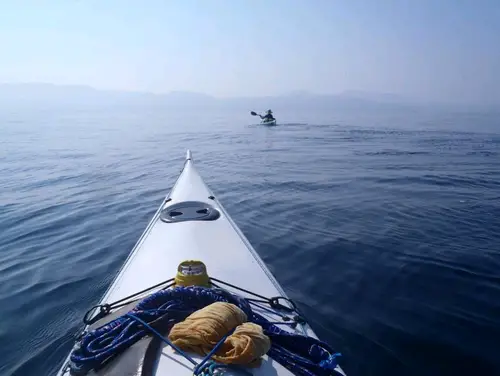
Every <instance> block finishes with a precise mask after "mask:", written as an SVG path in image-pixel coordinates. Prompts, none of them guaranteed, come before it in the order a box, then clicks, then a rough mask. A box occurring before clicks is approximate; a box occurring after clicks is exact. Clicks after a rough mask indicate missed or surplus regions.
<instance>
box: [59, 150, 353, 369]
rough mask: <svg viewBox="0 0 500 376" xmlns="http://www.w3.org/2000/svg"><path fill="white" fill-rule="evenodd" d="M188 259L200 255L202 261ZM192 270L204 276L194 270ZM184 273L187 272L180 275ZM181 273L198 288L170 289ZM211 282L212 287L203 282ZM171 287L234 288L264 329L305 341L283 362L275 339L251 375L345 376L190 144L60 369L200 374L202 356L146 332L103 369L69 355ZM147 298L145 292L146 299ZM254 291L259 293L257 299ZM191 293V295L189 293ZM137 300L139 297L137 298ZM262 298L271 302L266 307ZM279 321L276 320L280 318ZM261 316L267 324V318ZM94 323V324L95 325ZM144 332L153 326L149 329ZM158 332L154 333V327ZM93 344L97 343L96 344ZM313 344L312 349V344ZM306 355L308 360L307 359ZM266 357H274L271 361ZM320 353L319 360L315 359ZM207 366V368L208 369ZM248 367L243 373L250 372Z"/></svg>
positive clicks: (213, 294)
mask: <svg viewBox="0 0 500 376" xmlns="http://www.w3.org/2000/svg"><path fill="white" fill-rule="evenodd" d="M186 260H201V261H202V262H199V261H186ZM176 271H177V272H178V275H177V277H176V278H175V280H174V279H173V278H172V279H170V280H167V281H165V280H166V279H167V278H169V277H173V276H174V275H175V272H176ZM207 271H208V274H209V276H210V277H211V278H210V279H208V278H209V277H208V276H207V275H205V276H203V275H204V274H205V273H206V272H207ZM198 272H200V273H201V274H202V275H201V276H198V277H194V275H195V274H196V273H198ZM179 273H181V275H179ZM182 273H185V274H184V276H183V275H182ZM214 277H217V278H214ZM186 279H188V280H191V281H194V280H197V281H198V282H197V283H195V284H196V285H197V286H200V287H194V288H193V289H195V290H196V289H198V290H196V291H195V290H193V289H191V290H190V289H189V288H188V289H186V288H184V289H185V290H182V287H179V289H181V290H182V291H181V290H179V292H178V293H177V292H175V291H177V290H176V289H178V288H173V289H172V285H174V283H177V284H178V285H179V284H180V282H179V281H182V280H184V281H185V280H186ZM216 282H217V283H216ZM210 283H211V284H212V285H211V286H212V287H210V286H208V285H209V284H210ZM180 286H182V284H180ZM201 286H206V287H201ZM221 286H222V287H221ZM215 287H217V288H215ZM220 288H222V290H221V289H220ZM188 290H189V291H188ZM169 291H173V293H172V294H180V293H181V292H183V293H190V294H192V293H193V291H195V292H196V294H197V295H196V296H201V295H203V294H209V295H210V296H211V297H212V298H210V299H226V298H227V296H228V295H227V292H229V293H231V294H232V295H231V296H236V297H237V298H235V299H236V300H235V301H236V302H244V304H243V308H245V307H247V306H248V307H250V305H251V306H252V310H253V312H254V313H255V314H256V316H255V317H257V316H258V317H260V318H261V320H263V321H262V323H264V324H262V325H263V328H264V329H266V328H267V326H266V325H271V327H274V329H273V330H272V332H276V333H278V332H283V333H285V334H284V335H285V337H287V336H288V337H289V340H293V341H294V343H295V344H296V343H298V342H297V340H299V342H300V340H302V339H303V340H304V343H309V345H307V346H308V347H307V349H306V351H305V352H304V354H301V356H299V357H298V358H294V360H293V362H288V363H287V359H288V358H287V357H290V352H289V350H288V352H287V350H286V346H285V345H284V343H285V342H286V341H284V342H283V343H280V344H276V346H277V347H275V348H274V350H273V348H271V350H270V351H269V353H268V355H265V356H264V357H263V361H262V364H261V365H260V366H259V367H257V368H251V373H253V375H258V376H271V375H272V376H290V375H293V374H295V375H299V374H301V375H303V376H305V375H306V374H305V373H304V372H303V371H300V369H302V368H300V367H302V366H303V364H305V365H308V366H310V368H308V370H309V371H307V374H309V375H311V376H314V375H315V374H317V375H320V373H321V375H320V376H326V375H330V374H331V375H333V374H341V375H344V373H343V371H342V369H341V368H340V366H338V365H337V364H336V362H335V357H336V356H337V354H333V352H332V353H330V352H329V351H326V355H328V356H327V357H326V358H325V356H326V355H325V350H324V348H328V349H329V347H328V345H326V344H324V345H325V346H323V347H322V345H323V343H322V342H320V341H318V340H317V337H316V335H315V333H314V332H313V331H312V329H311V327H310V326H309V325H308V324H307V322H306V321H305V319H304V318H303V317H302V316H301V315H300V313H299V312H298V310H297V308H296V306H295V304H294V303H293V302H292V301H291V300H290V299H289V298H287V297H286V295H285V292H284V291H283V289H282V288H281V286H280V285H279V284H278V282H277V281H276V279H275V278H274V276H273V275H272V274H271V272H270V271H269V269H268V268H267V267H266V266H265V264H264V262H263V261H262V260H261V258H260V257H259V256H258V254H257V252H256V251H255V250H254V249H253V247H252V246H251V245H250V243H249V242H248V240H247V239H246V238H245V236H244V235H243V233H242V232H241V231H240V230H239V228H238V227H237V226H236V224H235V223H234V222H233V220H232V219H231V217H230V216H229V214H228V213H227V212H226V210H225V209H224V208H223V207H222V205H221V203H220V202H219V201H218V200H217V199H216V198H215V197H214V195H213V193H212V192H211V191H210V189H209V188H208V187H207V185H206V184H205V183H204V181H203V180H202V178H201V177H200V175H199V174H198V172H197V170H196V168H195V166H194V163H193V158H192V155H191V152H190V151H188V152H187V156H186V161H185V164H184V168H183V170H182V172H181V174H180V176H179V178H178V179H177V181H176V183H175V185H174V186H173V188H172V190H171V192H170V194H169V195H168V196H167V197H166V199H165V200H164V201H163V203H162V204H161V205H160V208H159V209H158V211H157V212H156V213H155V215H154V217H153V219H152V220H151V222H150V223H149V225H148V226H147V227H146V230H145V231H144V233H143V234H142V236H141V237H140V238H139V240H138V242H137V243H136V245H135V246H134V248H133V249H132V251H131V253H130V255H129V257H128V258H127V260H126V261H125V263H124V265H123V267H122V268H121V270H120V271H119V272H118V275H117V276H116V277H115V279H114V281H113V282H112V284H111V286H110V287H109V289H108V290H107V292H106V293H105V294H104V296H103V298H102V299H101V301H100V304H99V306H97V307H99V310H98V311H97V312H94V310H92V309H91V310H90V311H89V312H88V314H87V315H85V323H86V324H87V326H86V328H85V331H84V332H83V333H82V335H81V336H79V338H80V339H81V340H80V341H79V342H77V344H76V345H75V347H74V349H73V351H72V356H71V357H68V359H67V360H66V362H65V364H64V365H63V367H62V368H61V370H60V372H59V375H62V376H69V375H77V374H78V375H84V374H89V375H102V376H104V375H106V376H108V375H109V376H111V375H113V376H115V375H123V374H130V375H136V376H153V375H154V376H170V375H178V376H191V375H193V374H195V375H203V374H204V373H203V372H201V373H200V372H199V371H200V370H199V368H198V367H194V368H193V364H194V362H197V361H200V359H202V357H200V356H197V355H192V354H190V355H189V356H186V355H185V354H183V353H182V352H179V351H175V350H174V349H173V348H172V346H169V345H168V344H165V343H163V342H161V341H156V342H155V341H153V339H157V338H156V337H155V336H149V335H146V337H143V338H142V339H139V340H137V342H131V345H130V347H129V348H127V349H125V350H123V349H122V350H120V351H121V352H120V353H118V354H111V353H110V355H107V359H106V362H105V363H104V365H103V368H101V369H100V370H99V371H98V372H97V373H94V371H90V372H83V371H82V370H81V369H76V368H75V366H74V362H73V360H74V359H76V358H77V357H76V356H74V354H75V353H78V352H79V351H80V349H81V347H82V346H83V345H82V343H84V342H85V341H87V339H86V338H87V337H88V336H90V335H93V333H96V332H97V331H99V333H101V332H102V331H105V330H107V329H110V328H114V329H112V330H115V329H117V327H119V326H120V325H119V324H116V323H124V322H125V321H123V320H128V321H127V322H128V323H131V322H132V321H134V320H139V321H140V320H141V319H139V318H138V317H136V316H135V315H136V314H139V313H140V312H143V311H137V310H135V309H136V308H137V307H142V306H141V305H144V304H146V303H143V302H144V301H147V304H151V301H152V300H153V299H155V297H156V296H157V295H158V294H160V295H162V296H159V297H160V298H162V299H165V296H166V295H168V294H170V292H169ZM217 294H222V295H221V296H222V297H221V296H219V297H217V296H218V295H217ZM224 294H226V295H224ZM145 297H147V299H144V298H145ZM255 297H258V298H259V299H255ZM265 297H274V298H269V299H268V298H265ZM252 298H253V299H252ZM141 299H144V300H141ZM189 299H191V300H190V301H192V299H194V298H189ZM204 299H208V298H204ZM230 299H232V298H230ZM138 301H140V302H139V303H138ZM112 302H114V303H112ZM245 302H246V303H245ZM256 302H259V303H256ZM267 303H269V306H270V307H271V309H270V308H266V307H267V306H266V304H267ZM248 304H250V305H248ZM134 307H136V308H134ZM248 307H247V308H248ZM132 309H134V310H135V311H134V310H132ZM137 309H138V308H137ZM148 309H149V311H147V312H152V311H151V308H148ZM131 312H134V313H133V314H132V313H131ZM144 312H145V311H144ZM117 317H118V319H117ZM255 317H254V318H255ZM249 319H250V318H249ZM111 320H114V321H111ZM120 320H122V321H120ZM266 320H267V321H266ZM280 321H281V322H282V324H279V322H280ZM110 322H111V323H110ZM115 322H116V323H115ZM140 322H141V323H143V322H142V321H140ZM155 322H156V321H155ZM266 322H267V324H265V323H266ZM105 324H109V325H105ZM136 324H137V323H136ZM275 324H276V325H275ZM130 325H131V324H130ZM143 325H144V326H139V329H141V330H144V328H149V327H148V326H147V325H146V324H145V323H143ZM151 325H153V324H151ZM278 326H279V328H278ZM282 326H283V327H282ZM96 328H98V329H97V330H95V329H96ZM127 328H129V324H127ZM281 329H283V330H281ZM110 330H111V329H110ZM127 330H128V329H127ZM158 330H159V329H158ZM264 332H266V330H264ZM148 333H154V329H152V330H151V332H148ZM286 333H288V334H286ZM156 334H157V335H159V333H156ZM163 334H165V333H163ZM272 334H273V333H271V334H268V335H269V336H270V337H271V342H272V339H273V338H274V337H272ZM290 336H291V337H290ZM122 337H123V336H122ZM308 337H309V338H308ZM82 338H83V339H82ZM285 339H286V338H285ZM94 342H95V341H94ZM87 343H89V341H87ZM108 343H109V342H106V346H105V348H106V349H107V348H108V347H109V346H111V345H109V346H108ZM277 343H278V342H277ZM92 346H94V347H95V344H93V345H92ZM315 346H316V348H314V347H315ZM318 349H320V350H318ZM106 351H108V350H106ZM318 351H319V352H318ZM79 353H81V351H80V352H79ZM306 353H308V355H307V354H306ZM292 355H293V354H292ZM308 356H310V357H312V358H313V359H312V360H307V359H306V358H307V357H308ZM270 357H273V359H272V360H271V359H270ZM321 357H323V358H321ZM82 359H83V357H82V356H80V357H79V358H78V360H82ZM110 359H111V361H110ZM304 359H305V360H304ZM321 359H323V360H322V361H321V362H320V360H321ZM70 360H71V361H70ZM83 360H85V359H83ZM301 362H302V363H303V364H302V363H301ZM304 362H305V363H304ZM307 362H309V363H307ZM328 362H330V363H328ZM108 363H109V364H108ZM201 363H203V361H201ZM320 363H321V365H320ZM315 367H316V368H315ZM318 367H323V368H318ZM299 368H300V369H299ZM75 369H76V371H75ZM92 369H94V368H92ZM211 369H212V370H213V368H211ZM315 369H320V370H321V372H317V373H315V372H313V371H311V370H315ZM249 370H250V369H249ZM217 372H221V370H220V369H219V370H218V371H217ZM223 372H224V374H230V375H232V374H241V372H242V371H241V370H238V371H235V370H232V369H224V371H223ZM246 372H247V373H248V371H246Z"/></svg>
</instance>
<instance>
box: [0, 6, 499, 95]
mask: <svg viewBox="0 0 500 376" xmlns="http://www.w3.org/2000/svg"><path fill="white" fill-rule="evenodd" d="M0 6H1V7H0V82H50V83H57V84H87V85H91V86H94V87H96V88H104V89H126V90H140V91H153V92H167V91H170V90H188V91H197V92H204V93H208V94H213V95H216V96H233V95H275V94H285V93H288V92H290V91H295V90H308V91H312V92H316V93H335V92H340V91H343V90H365V91H380V92H392V93H401V94H410V95H413V96H417V97H424V98H430V99H439V100H467V101H492V100H494V101H497V102H500V0H475V1H474V0H175V1H174V0H144V1H137V0H136V1H127V0H59V1H57V0H50V1H49V0H47V1H26V0H25V1H21V0H20V1H12V0H0Z"/></svg>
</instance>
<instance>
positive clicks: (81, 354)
mask: <svg viewBox="0 0 500 376" xmlns="http://www.w3.org/2000/svg"><path fill="white" fill-rule="evenodd" d="M214 302H226V303H231V304H234V305H236V306H238V307H239V308H240V309H241V310H242V311H243V312H244V313H245V314H246V316H247V318H248V319H249V321H250V322H253V323H255V324H258V325H260V326H261V327H262V328H263V331H264V334H265V335H267V336H268V337H269V338H270V340H271V348H270V350H269V352H268V353H267V354H268V356H269V357H271V358H272V359H274V360H276V361H277V362H278V363H280V364H281V365H282V366H284V367H285V368H287V369H288V370H290V371H291V372H292V373H293V374H295V375H297V376H328V375H332V374H333V373H334V372H335V367H336V366H337V360H336V358H337V357H338V356H339V355H340V354H338V353H334V351H333V350H332V349H331V348H330V346H329V345H328V344H326V343H324V342H322V341H319V340H318V339H316V338H312V337H307V336H302V335H297V334H294V333H290V332H287V331H285V330H282V329H281V328H279V327H278V326H277V325H275V324H274V323H271V322H269V321H268V320H267V319H266V318H264V317H263V316H261V315H259V314H257V313H255V312H253V311H252V308H251V306H250V303H249V302H248V301H247V300H246V299H244V298H242V297H240V296H237V295H234V294H231V293H229V292H228V291H226V290H222V289H218V288H216V289H214V288H206V287H199V286H190V287H175V288H172V289H167V290H161V291H158V292H156V293H154V294H152V295H150V296H149V297H146V298H145V299H143V300H142V301H141V302H139V303H138V304H137V305H136V307H135V308H134V309H132V310H131V311H130V312H129V313H128V314H126V315H123V316H121V317H119V318H117V319H114V320H112V321H110V322H109V323H107V324H105V325H103V326H101V327H99V328H97V329H95V330H93V331H91V332H89V333H87V334H85V335H84V336H83V337H82V339H81V340H80V342H79V344H78V345H77V346H76V347H75V348H74V350H73V351H72V353H71V355H70V362H69V368H70V371H71V373H72V374H73V375H84V374H86V373H87V372H88V371H90V370H95V371H98V370H99V369H101V368H102V367H104V366H105V365H106V364H107V363H108V362H109V361H111V360H112V359H114V358H115V357H116V356H118V355H119V354H121V353H122V352H123V351H125V350H126V349H127V348H128V347H130V346H131V345H133V344H134V343H136V342H137V341H139V340H140V339H141V338H143V337H144V336H145V335H147V334H151V333H152V334H154V335H156V336H158V337H159V338H160V339H161V340H162V341H164V342H165V343H167V344H169V345H170V346H172V347H174V349H175V350H176V351H178V352H179V353H180V354H181V355H182V356H184V357H185V358H186V359H188V360H189V361H190V362H191V363H193V365H194V366H195V368H194V372H193V374H194V375H201V374H205V373H206V372H207V370H208V373H210V370H214V369H215V368H217V367H219V365H214V364H212V363H210V362H209V361H208V360H209V359H210V357H211V356H212V355H213V353H214V352H215V351H212V352H211V353H210V354H208V355H207V356H206V357H205V358H204V359H203V360H202V362H201V363H200V364H197V363H196V362H195V361H194V360H193V359H192V358H191V357H190V356H189V355H188V354H186V353H184V352H183V351H182V350H180V349H179V348H177V347H176V346H175V345H173V344H172V343H171V342H170V341H169V340H168V339H167V338H165V337H163V336H162V335H161V334H160V333H162V332H163V333H165V332H168V331H170V329H171V328H172V326H173V325H174V324H175V323H178V322H181V321H183V320H185V318H186V317H187V316H189V315H190V314H192V313H193V312H195V311H197V310H199V309H202V308H204V307H206V306H208V305H210V304H212V303H214ZM225 338H227V336H225ZM225 338H223V340H225ZM223 340H221V341H220V342H219V343H218V344H217V345H216V347H218V346H220V345H221V344H222V342H223ZM214 350H216V349H214ZM210 367H211V368H210Z"/></svg>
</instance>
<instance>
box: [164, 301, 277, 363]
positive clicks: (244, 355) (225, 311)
mask: <svg viewBox="0 0 500 376" xmlns="http://www.w3.org/2000/svg"><path fill="white" fill-rule="evenodd" d="M246 321H247V316H246V314H245V313H244V312H243V311H242V310H241V309H240V308H239V307H237V306H235V305H234V304H230V303H223V302H216V303H212V304H210V305H208V306H206V307H205V308H203V309H200V310H199V311H196V312H194V313H193V314H191V315H190V316H188V317H187V318H186V320H184V321H183V322H180V323H177V324H175V325H174V326H173V327H172V329H171V331H170V334H169V336H168V338H169V339H170V341H172V343H173V344H174V345H176V346H178V347H179V348H180V349H181V350H184V351H190V352H194V353H196V354H199V355H206V354H208V353H209V352H210V351H211V350H212V349H213V348H214V346H215V345H216V344H217V343H218V342H219V341H220V340H221V339H222V338H223V337H224V336H225V335H226V334H227V333H228V332H229V331H231V330H232V329H234V328H236V329H235V330H234V332H233V334H231V335H230V336H229V337H227V338H226V339H225V341H224V343H223V344H222V345H221V347H220V348H219V349H218V351H217V352H216V353H215V354H214V356H213V359H214V360H215V361H217V362H220V363H225V364H240V365H246V366H249V367H256V366H258V365H260V360H261V359H260V358H261V356H263V355H264V354H266V353H267V352H268V351H269V349H270V347H271V341H270V340H269V337H267V336H266V335H265V334H264V332H263V330H262V327H261V326H260V325H257V324H253V323H249V322H246Z"/></svg>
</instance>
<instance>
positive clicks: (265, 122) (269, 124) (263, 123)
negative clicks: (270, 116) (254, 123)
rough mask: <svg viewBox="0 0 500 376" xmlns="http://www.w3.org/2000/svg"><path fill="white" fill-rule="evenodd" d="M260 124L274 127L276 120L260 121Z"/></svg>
mask: <svg viewBox="0 0 500 376" xmlns="http://www.w3.org/2000/svg"><path fill="white" fill-rule="evenodd" d="M260 124H261V125H267V126H268V127H272V126H274V125H277V124H276V119H274V120H271V121H261V122H260Z"/></svg>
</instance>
